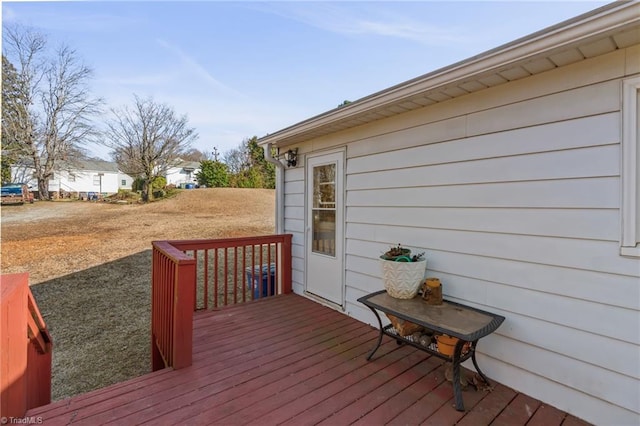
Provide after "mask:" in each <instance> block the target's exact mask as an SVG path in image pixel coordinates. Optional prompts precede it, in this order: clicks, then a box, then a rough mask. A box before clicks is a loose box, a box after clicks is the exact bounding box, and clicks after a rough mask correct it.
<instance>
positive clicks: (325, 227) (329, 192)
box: [311, 164, 336, 256]
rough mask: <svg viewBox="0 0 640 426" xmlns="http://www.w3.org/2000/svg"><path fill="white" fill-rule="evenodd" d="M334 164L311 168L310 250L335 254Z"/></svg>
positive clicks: (329, 254) (328, 254) (330, 254)
mask: <svg viewBox="0 0 640 426" xmlns="http://www.w3.org/2000/svg"><path fill="white" fill-rule="evenodd" d="M335 178H336V165H335V164H326V165H323V166H317V167H314V168H313V206H312V208H311V213H312V215H313V220H312V224H311V226H312V238H313V240H312V250H313V252H314V253H320V254H325V255H327V256H335V254H336V182H335Z"/></svg>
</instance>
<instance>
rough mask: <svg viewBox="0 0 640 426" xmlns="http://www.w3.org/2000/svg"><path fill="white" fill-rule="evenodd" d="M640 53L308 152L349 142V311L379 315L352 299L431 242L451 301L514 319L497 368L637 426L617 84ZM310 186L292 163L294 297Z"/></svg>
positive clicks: (490, 343) (589, 415)
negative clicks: (403, 251) (622, 245)
mask: <svg viewBox="0 0 640 426" xmlns="http://www.w3.org/2000/svg"><path fill="white" fill-rule="evenodd" d="M637 54H638V48H637V47H634V48H629V49H626V50H620V51H617V52H614V53H611V54H608V55H605V56H603V57H598V58H592V59H589V60H587V61H584V62H582V63H578V64H573V65H570V66H567V67H564V68H562V69H557V70H553V71H549V72H547V73H544V74H540V75H537V76H534V77H530V78H526V79H522V80H517V81H514V82H511V83H508V84H505V85H502V86H498V87H496V88H492V89H487V90H484V91H481V92H477V93H474V94H470V95H468V96H465V97H462V98H456V99H454V100H451V101H448V102H445V103H441V104H437V105H434V106H430V107H426V108H423V109H421V110H418V111H413V112H409V113H406V114H403V115H401V116H397V117H393V118H390V119H386V120H381V121H379V122H376V123H372V124H370V125H366V126H362V127H360V128H356V129H351V130H348V131H344V132H340V133H337V134H334V135H330V136H328V137H324V138H322V139H318V140H314V141H310V143H308V144H304V145H301V146H300V147H299V148H300V152H301V153H305V152H307V153H308V152H310V151H316V150H318V149H324V148H327V147H331V146H346V147H347V165H346V173H347V179H346V306H345V310H346V312H347V313H348V314H349V315H351V316H354V317H356V318H358V319H360V320H362V321H365V322H368V323H371V324H373V322H374V320H375V319H374V317H373V315H372V314H371V313H370V312H369V311H368V309H364V308H363V307H362V306H361V305H360V304H358V303H357V302H356V299H357V298H358V297H360V296H362V295H364V294H366V293H369V292H371V291H375V290H379V289H382V282H381V279H380V274H379V265H378V256H379V254H381V253H382V252H384V251H385V249H386V247H388V246H389V245H393V244H397V243H399V242H400V243H402V244H403V245H405V246H408V247H412V248H416V249H419V250H426V252H427V269H428V275H430V276H437V277H440V278H441V280H442V281H443V285H444V291H445V294H446V295H447V296H448V297H449V298H452V299H455V300H458V301H461V302H463V303H467V304H471V305H474V306H478V307H480V308H483V309H487V310H490V311H492V312H496V313H500V314H502V315H504V316H505V317H506V321H505V322H504V324H503V325H502V326H501V327H500V329H499V330H498V331H497V332H496V333H494V334H493V335H491V336H489V337H487V338H485V339H483V340H481V342H480V344H479V348H478V350H479V352H480V353H481V355H480V356H479V363H480V364H481V366H482V367H483V370H484V371H485V372H486V373H487V374H488V376H489V377H491V378H494V379H496V380H498V381H500V382H502V383H504V384H506V385H508V386H511V387H513V388H515V389H518V390H520V391H523V392H525V393H527V394H529V395H532V396H534V397H536V398H539V399H541V400H542V401H545V402H547V403H549V404H551V405H554V406H556V407H559V408H561V409H563V410H566V411H568V412H570V413H572V414H574V415H576V416H578V417H581V418H584V419H586V420H588V421H591V422H595V423H599V424H638V419H639V415H640V408H639V405H640V260H638V258H631V257H622V256H620V255H619V240H620V135H621V129H620V121H621V117H620V105H621V99H620V87H621V79H622V78H623V77H625V76H628V75H630V74H633V73H639V72H640V69H638V65H637V61H635V62H634V60H633V57H634V56H635V55H637ZM635 57H637V56H635ZM300 164H302V162H300ZM303 179H304V170H303V169H302V168H301V167H298V168H296V169H290V170H287V172H286V176H285V180H286V184H285V199H286V201H285V218H286V219H285V228H286V232H292V233H293V234H294V248H293V252H294V259H293V267H294V272H293V278H294V289H295V290H296V292H301V291H302V290H303V288H304V284H303V281H304V246H303V244H304V239H303V237H304V234H303V230H304V184H303Z"/></svg>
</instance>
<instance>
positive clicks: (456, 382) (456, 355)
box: [452, 340, 465, 411]
mask: <svg viewBox="0 0 640 426" xmlns="http://www.w3.org/2000/svg"><path fill="white" fill-rule="evenodd" d="M464 343H465V342H464V341H463V340H458V343H456V347H455V349H454V350H453V361H452V364H453V365H452V367H453V368H452V370H453V400H454V402H455V406H456V410H458V411H464V401H463V400H462V385H461V384H460V355H461V354H462V346H464Z"/></svg>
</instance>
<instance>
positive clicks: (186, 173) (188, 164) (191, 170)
mask: <svg viewBox="0 0 640 426" xmlns="http://www.w3.org/2000/svg"><path fill="white" fill-rule="evenodd" d="M198 172H200V163H199V162H198V161H181V160H179V161H178V162H177V163H176V165H175V166H173V167H171V168H169V169H168V170H167V172H166V174H165V178H166V179H167V185H175V186H180V185H182V184H189V183H192V184H195V183H196V182H197V178H196V174H197V173H198Z"/></svg>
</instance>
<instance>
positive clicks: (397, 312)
mask: <svg viewBox="0 0 640 426" xmlns="http://www.w3.org/2000/svg"><path fill="white" fill-rule="evenodd" d="M358 302H361V303H363V304H364V305H365V306H367V307H368V308H369V309H371V311H373V313H374V314H375V316H376V318H377V319H378V324H379V327H380V335H379V336H378V341H377V344H376V346H375V347H374V348H373V349H372V350H371V352H370V353H369V355H368V356H367V360H371V358H372V357H373V354H374V353H375V352H376V350H377V349H378V348H379V347H380V344H381V342H382V336H383V335H387V336H389V337H392V338H394V339H396V341H397V342H398V343H399V344H400V343H406V344H408V345H411V346H413V347H416V348H418V349H420V350H423V351H425V352H428V353H430V354H431V355H433V356H437V357H439V358H442V359H445V360H447V361H449V362H451V363H452V366H453V395H454V400H455V406H456V410H458V411H464V402H463V400H462V389H461V386H460V364H461V363H462V362H464V361H466V360H468V359H469V358H471V360H472V361H473V365H474V367H475V368H476V371H477V372H478V374H479V375H480V377H481V378H482V379H483V380H484V381H485V382H487V383H489V380H488V379H487V377H486V376H485V375H484V374H483V373H482V371H481V370H480V367H479V366H478V362H477V361H476V345H477V344H478V340H479V339H481V338H483V337H485V336H487V335H489V334H491V333H493V332H494V331H495V330H496V329H497V328H498V327H499V326H500V324H502V322H503V321H504V317H503V316H500V315H496V314H493V313H490V312H486V311H483V310H480V309H476V308H472V307H470V306H466V305H463V304H460V303H456V302H451V301H448V300H446V299H445V300H444V301H443V303H442V305H429V304H427V303H425V301H424V300H423V299H422V298H421V297H414V298H413V299H396V298H393V297H391V296H389V295H388V294H387V292H386V291H385V290H382V291H378V292H375V293H371V294H368V295H366V296H363V297H361V298H359V299H358ZM378 311H380V312H383V313H385V314H391V315H393V316H395V317H396V318H399V319H402V320H404V321H408V322H411V323H413V324H417V325H419V326H422V327H424V328H425V329H427V330H431V331H433V332H434V333H436V334H446V335H448V336H451V337H455V338H457V339H458V341H457V342H456V344H455V348H454V350H453V355H445V354H442V353H441V352H440V351H438V347H437V343H435V342H433V341H431V342H430V343H429V344H428V345H424V344H421V343H420V342H419V341H418V340H416V339H414V338H412V336H411V335H409V336H402V335H401V334H400V333H399V332H398V330H396V329H395V328H394V327H393V325H392V324H389V325H387V326H383V325H382V321H381V319H380V315H379V314H378ZM463 348H464V350H463Z"/></svg>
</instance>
